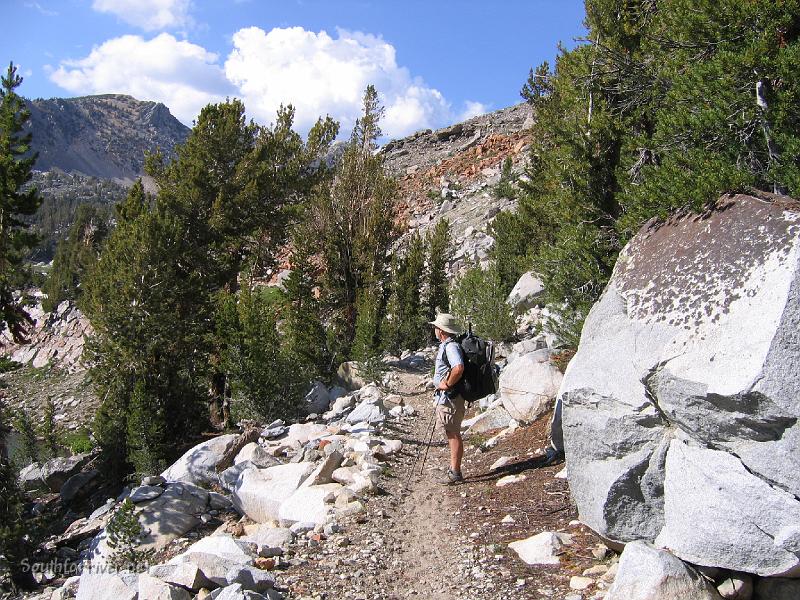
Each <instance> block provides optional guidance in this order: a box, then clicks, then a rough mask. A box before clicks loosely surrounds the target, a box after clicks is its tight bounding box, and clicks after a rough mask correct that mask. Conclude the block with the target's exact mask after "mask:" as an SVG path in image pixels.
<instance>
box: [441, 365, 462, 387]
mask: <svg viewBox="0 0 800 600" xmlns="http://www.w3.org/2000/svg"><path fill="white" fill-rule="evenodd" d="M463 374H464V365H456V366H455V367H453V368H452V369H450V372H449V373H448V374H447V377H445V378H444V379H442V381H441V382H440V383H439V387H438V388H436V389H437V390H445V391H447V390H451V389H453V386H454V385H455V384H457V383H458V380H459V379H461V376H462V375H463Z"/></svg>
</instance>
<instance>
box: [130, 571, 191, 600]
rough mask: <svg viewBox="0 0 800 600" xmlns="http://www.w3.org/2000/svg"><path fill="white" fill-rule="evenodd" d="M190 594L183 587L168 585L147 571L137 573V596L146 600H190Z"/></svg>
mask: <svg viewBox="0 0 800 600" xmlns="http://www.w3.org/2000/svg"><path fill="white" fill-rule="evenodd" d="M191 597H192V596H191V594H189V592H187V591H186V590H185V589H183V588H180V587H177V586H174V585H170V584H168V583H166V582H165V581H161V580H160V579H157V578H155V577H153V576H151V575H148V574H147V573H141V574H140V575H139V598H147V600H190V599H191Z"/></svg>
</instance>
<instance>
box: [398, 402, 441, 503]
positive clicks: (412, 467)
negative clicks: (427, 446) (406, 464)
mask: <svg viewBox="0 0 800 600" xmlns="http://www.w3.org/2000/svg"><path fill="white" fill-rule="evenodd" d="M431 420H433V421H434V427H435V426H436V411H434V413H433V415H432V416H431ZM428 424H430V421H428V423H427V424H426V427H425V429H424V430H423V432H422V433H423V436H424V434H425V432H426V431H428V427H427V425H428ZM431 437H432V436H431ZM422 439H423V440H424V439H425V438H424V437H423V438H422ZM420 452H422V448H421V447H420V446H418V447H417V454H416V455H415V456H414V462H413V463H412V464H411V468H410V469H409V470H408V475H407V476H406V483H405V486H404V487H405V489H408V484H409V482H410V481H411V477H412V476H413V475H414V471H416V470H417V463H418V462H419V455H420Z"/></svg>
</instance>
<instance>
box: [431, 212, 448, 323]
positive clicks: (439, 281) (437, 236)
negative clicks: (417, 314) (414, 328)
mask: <svg viewBox="0 0 800 600" xmlns="http://www.w3.org/2000/svg"><path fill="white" fill-rule="evenodd" d="M425 245H426V248H427V268H426V279H427V282H426V283H427V286H426V287H427V289H426V293H425V297H424V298H425V300H424V307H425V309H424V310H425V321H433V320H434V319H435V318H436V313H437V312H448V311H449V310H450V282H449V281H448V279H447V264H448V263H449V262H450V258H451V257H452V255H453V247H452V245H451V244H450V222H449V221H448V220H447V219H440V220H439V222H437V223H436V226H435V227H434V228H433V231H432V232H430V233H428V235H427V236H426V237H425Z"/></svg>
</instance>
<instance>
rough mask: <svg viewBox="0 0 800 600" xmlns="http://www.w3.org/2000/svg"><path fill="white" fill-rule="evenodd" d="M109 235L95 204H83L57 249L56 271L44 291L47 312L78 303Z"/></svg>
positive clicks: (54, 261)
mask: <svg viewBox="0 0 800 600" xmlns="http://www.w3.org/2000/svg"><path fill="white" fill-rule="evenodd" d="M107 235H108V226H107V224H106V222H105V220H104V219H102V218H101V216H100V214H99V211H98V210H97V209H96V208H95V207H94V206H92V205H91V204H81V205H80V206H79V207H78V212H77V214H76V215H75V222H74V223H73V224H72V226H71V227H70V230H69V233H68V235H67V238H66V239H65V240H62V241H61V242H59V244H58V247H57V248H56V254H55V258H54V259H53V268H52V270H51V271H50V274H49V275H48V277H47V281H46V282H45V285H44V287H43V289H42V291H43V292H44V293H45V294H47V299H46V300H45V301H44V302H43V303H42V306H43V308H44V309H45V310H46V311H48V312H49V311H52V310H53V309H55V308H56V307H57V306H58V305H59V304H60V303H61V302H62V301H64V300H71V301H73V302H74V301H77V300H78V298H79V297H80V294H81V292H82V288H81V285H80V284H81V281H82V280H83V277H84V275H85V274H86V273H87V272H88V271H89V270H91V268H92V267H93V266H94V264H95V263H96V262H97V258H98V256H99V255H100V247H101V246H102V244H103V241H104V240H105V238H106V236H107Z"/></svg>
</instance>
